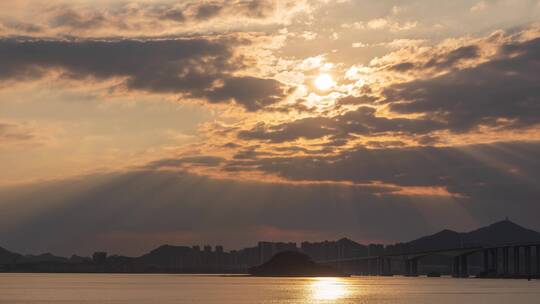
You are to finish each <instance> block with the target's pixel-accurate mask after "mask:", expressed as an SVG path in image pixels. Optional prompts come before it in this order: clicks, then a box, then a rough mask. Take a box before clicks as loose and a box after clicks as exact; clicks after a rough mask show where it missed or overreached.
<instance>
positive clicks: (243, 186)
mask: <svg viewBox="0 0 540 304" xmlns="http://www.w3.org/2000/svg"><path fill="white" fill-rule="evenodd" d="M539 153H540V143H538V142H533V143H523V142H509V143H498V144H490V145H471V146H463V147H445V148H432V147H431V148H430V147H422V148H380V149H365V148H357V149H356V150H354V151H345V152H343V153H340V154H339V155H337V156H332V157H323V158H321V157H320V156H304V157H281V158H280V157H271V158H266V157H265V156H264V155H259V156H256V158H250V159H244V160H242V162H243V163H246V164H251V165H254V166H256V167H257V170H261V171H263V172H265V173H266V174H268V175H272V174H278V175H280V176H282V177H284V178H286V179H287V180H288V181H290V182H280V183H273V182H252V181H241V180H232V179H216V178H211V177H208V176H201V175H195V174H191V173H187V172H183V171H156V170H147V169H143V170H135V171H127V172H117V173H111V174H96V175H88V176H81V177H78V178H71V179H66V180H61V181H52V182H40V183H35V184H29V185H23V186H18V187H10V188H2V189H0V205H1V206H2V208H3V210H5V211H6V212H2V213H0V238H1V239H2V240H3V243H2V246H4V247H7V248H10V249H12V250H16V251H22V252H45V251H52V252H55V253H61V254H72V253H78V254H89V253H91V252H93V251H94V250H96V249H97V248H105V249H107V250H108V251H109V252H112V253H123V254H141V253H143V252H145V251H148V250H150V249H152V248H153V247H156V246H158V245H161V244H162V243H170V242H173V241H176V242H180V243H181V244H184V245H191V244H200V243H201V242H204V243H212V244H224V245H225V246H226V247H227V248H238V247H241V246H247V245H252V244H254V243H255V242H256V241H257V240H260V239H261V238H263V237H264V236H265V235H264V234H260V233H259V232H258V231H259V230H260V229H259V228H260V227H274V228H275V229H274V230H278V231H279V230H282V231H291V230H301V231H306V232H309V233H308V234H309V235H311V237H313V238H315V239H316V240H320V239H321V238H339V237H343V236H348V237H351V238H353V239H355V240H358V241H363V240H366V239H368V240H369V239H383V240H407V239H411V238H414V237H417V236H418V235H423V234H426V233H428V232H429V233H431V232H435V231H437V230H439V229H442V228H460V227H461V228H463V227H465V226H467V227H468V225H480V224H478V223H484V224H485V223H489V222H492V221H495V220H497V219H500V218H504V216H510V217H511V218H512V219H513V220H516V221H518V222H519V223H521V224H524V225H530V226H531V227H532V228H535V229H539V228H540V227H539V226H538V221H537V218H536V216H537V214H538V212H540V206H539V205H538V200H539V199H540V192H539V189H540V185H539V184H538V181H539V180H540V177H539V176H538V172H540V167H539V163H538V162H537V161H536V159H537V155H538V154H539ZM208 160H210V158H208V159H205V158H197V159H191V160H186V159H184V160H181V158H180V162H183V161H192V162H195V163H201V162H202V163H205V164H206V163H208ZM164 162H166V161H164ZM212 162H213V161H212V160H211V161H210V163H212ZM236 162H238V161H236ZM173 165H174V163H173ZM292 181H311V182H312V183H294V182H292ZM329 181H336V182H347V183H330V182H329ZM351 182H352V183H353V184H351ZM30 190H31V191H30ZM449 193H450V194H452V195H451V196H449V195H448V194H449ZM523 210H527V211H528V212H523ZM381 223H384V225H385V229H384V232H382V231H381V229H380V224H381ZM463 229H464V228H463ZM107 236H114V240H115V241H114V242H111V240H110V239H109V238H107ZM164 236H165V237H164ZM177 236H178V237H177ZM180 236H182V237H180ZM287 236H288V234H277V235H275V237H276V238H280V239H284V238H286V237H287ZM289 237H290V236H289ZM298 237H299V239H292V240H294V241H300V240H302V238H304V237H306V235H305V234H302V235H301V236H298Z"/></svg>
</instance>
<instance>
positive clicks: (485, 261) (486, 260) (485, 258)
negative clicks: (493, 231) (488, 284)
mask: <svg viewBox="0 0 540 304" xmlns="http://www.w3.org/2000/svg"><path fill="white" fill-rule="evenodd" d="M482 262H483V264H484V269H483V270H484V273H486V274H487V273H489V250H488V249H484V251H483V257H482Z"/></svg>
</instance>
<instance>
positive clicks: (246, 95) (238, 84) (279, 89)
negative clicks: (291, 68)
mask: <svg viewBox="0 0 540 304" xmlns="http://www.w3.org/2000/svg"><path fill="white" fill-rule="evenodd" d="M286 94H287V92H286V88H285V87H284V85H283V84H282V83H280V82H279V81H276V80H273V79H263V78H256V77H231V78H227V79H225V81H224V84H223V85H222V86H220V87H217V88H214V89H213V90H211V91H210V92H209V93H208V94H207V96H206V97H207V98H208V100H209V101H210V102H224V101H228V100H234V101H236V103H238V104H240V105H243V106H244V107H245V108H246V109H247V110H248V111H256V110H258V109H262V108H264V107H266V106H268V105H271V104H274V103H277V102H279V101H281V100H282V99H283V98H284V97H285V95H286Z"/></svg>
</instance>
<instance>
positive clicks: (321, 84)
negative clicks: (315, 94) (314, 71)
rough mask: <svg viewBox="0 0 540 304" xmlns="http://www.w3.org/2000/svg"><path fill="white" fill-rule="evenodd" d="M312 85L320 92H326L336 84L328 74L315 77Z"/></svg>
mask: <svg viewBox="0 0 540 304" xmlns="http://www.w3.org/2000/svg"><path fill="white" fill-rule="evenodd" d="M314 84H315V87H316V88H317V89H319V90H321V91H328V90H330V89H331V88H332V87H333V86H335V85H336V83H335V82H334V80H333V79H332V76H330V75H329V74H320V75H319V76H317V78H315V82H314Z"/></svg>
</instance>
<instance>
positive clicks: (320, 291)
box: [311, 278, 349, 300]
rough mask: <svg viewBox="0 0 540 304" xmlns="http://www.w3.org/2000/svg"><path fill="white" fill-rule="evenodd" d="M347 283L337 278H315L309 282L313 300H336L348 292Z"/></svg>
mask: <svg viewBox="0 0 540 304" xmlns="http://www.w3.org/2000/svg"><path fill="white" fill-rule="evenodd" d="M347 287H348V286H347V283H346V282H345V281H344V280H342V279H339V278H317V279H315V281H314V282H313V283H312V284H311V293H312V295H313V299H314V300H338V299H341V298H343V297H345V296H347V294H348V293H349V290H348V288H347Z"/></svg>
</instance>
